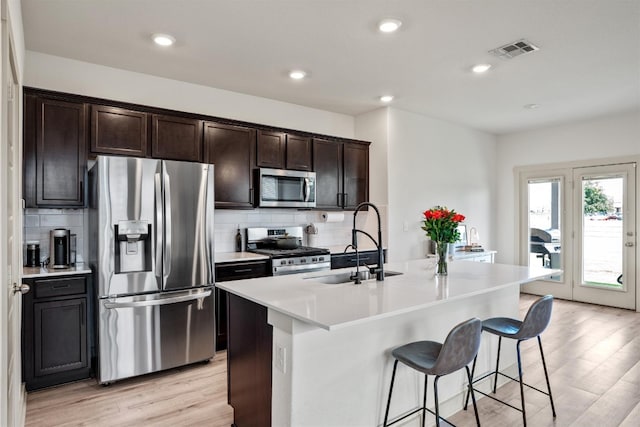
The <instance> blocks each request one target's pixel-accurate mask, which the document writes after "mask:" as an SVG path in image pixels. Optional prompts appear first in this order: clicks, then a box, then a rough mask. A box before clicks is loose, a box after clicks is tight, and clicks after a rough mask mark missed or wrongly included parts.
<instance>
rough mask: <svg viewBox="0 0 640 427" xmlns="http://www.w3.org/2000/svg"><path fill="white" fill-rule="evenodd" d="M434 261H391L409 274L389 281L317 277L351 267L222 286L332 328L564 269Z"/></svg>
mask: <svg viewBox="0 0 640 427" xmlns="http://www.w3.org/2000/svg"><path fill="white" fill-rule="evenodd" d="M434 265H435V260H434V259H421V260H415V261H408V262H403V263H389V264H385V270H386V271H400V272H402V273H403V274H402V275H398V276H392V277H387V278H385V280H384V282H376V280H367V281H364V282H363V283H362V284H361V285H354V284H353V283H351V282H349V283H346V284H338V285H330V284H324V283H321V282H319V281H317V280H314V279H313V277H319V276H327V275H333V274H336V273H341V272H349V271H353V270H355V269H354V268H345V269H340V270H331V271H327V272H315V273H304V274H295V275H290V276H276V277H264V278H259V279H247V280H237V281H230V282H223V283H219V284H217V285H216V286H218V287H219V288H221V289H224V290H226V291H228V292H231V293H233V294H236V295H238V296H241V297H243V298H246V299H248V300H251V301H253V302H255V303H257V304H260V305H263V306H265V307H267V308H269V309H272V310H275V311H277V312H280V313H283V314H285V315H287V316H290V317H293V318H295V319H298V320H301V321H303V322H306V323H310V324H312V325H315V326H318V327H320V328H323V329H327V330H332V329H337V328H342V327H345V326H350V325H354V324H358V323H363V322H368V321H371V320H375V319H381V318H384V317H388V316H396V315H399V314H402V313H408V312H411V311H414V310H419V309H422V308H426V307H429V306H433V305H437V304H441V303H443V302H446V301H450V300H456V299H460V298H466V297H469V296H473V295H479V294H483V293H487V292H491V291H493V290H497V289H500V288H503V287H507V286H512V285H516V284H521V283H526V282H530V281H532V280H535V279H539V278H543V277H549V276H551V275H553V274H559V273H560V272H561V271H560V270H550V269H543V268H541V267H520V266H514V265H507V264H490V263H475V262H458V263H456V262H452V263H450V264H449V275H448V276H446V277H435V275H434Z"/></svg>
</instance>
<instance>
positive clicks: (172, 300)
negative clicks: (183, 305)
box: [104, 290, 211, 309]
mask: <svg viewBox="0 0 640 427" xmlns="http://www.w3.org/2000/svg"><path fill="white" fill-rule="evenodd" d="M209 295H211V290H207V291H204V292H197V293H193V294H187V295H180V296H176V297H165V298H157V299H151V300H146V301H128V302H112V301H106V302H105V303H104V308H109V309H114V308H138V307H150V306H155V305H167V304H176V303H179V302H187V301H194V300H201V299H204V298H207V297H208V296H209Z"/></svg>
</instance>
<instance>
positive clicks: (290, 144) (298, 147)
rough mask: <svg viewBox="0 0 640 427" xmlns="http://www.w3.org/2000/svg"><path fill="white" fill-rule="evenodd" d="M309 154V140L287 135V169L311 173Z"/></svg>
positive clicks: (310, 150)
mask: <svg viewBox="0 0 640 427" xmlns="http://www.w3.org/2000/svg"><path fill="white" fill-rule="evenodd" d="M311 152H312V149H311V138H305V137H301V136H296V135H292V134H287V161H286V168H287V169H294V170H300V171H311V170H312V169H313V164H312V163H311Z"/></svg>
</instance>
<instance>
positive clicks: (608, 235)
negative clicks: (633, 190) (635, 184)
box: [582, 176, 624, 288]
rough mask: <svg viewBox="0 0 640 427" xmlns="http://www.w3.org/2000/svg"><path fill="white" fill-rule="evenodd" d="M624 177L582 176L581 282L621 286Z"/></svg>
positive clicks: (614, 286)
mask: <svg viewBox="0 0 640 427" xmlns="http://www.w3.org/2000/svg"><path fill="white" fill-rule="evenodd" d="M623 189H624V179H623V178H622V177H621V176H614V177H583V178H582V215H583V219H582V282H583V284H585V285H595V286H607V287H613V288H622V282H623V277H622V248H623V245H624V241H623V229H624V227H623V218H622V212H623V211H624V209H623V208H624V207H623V206H622V194H623Z"/></svg>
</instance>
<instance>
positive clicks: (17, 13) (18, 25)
mask: <svg viewBox="0 0 640 427" xmlns="http://www.w3.org/2000/svg"><path fill="white" fill-rule="evenodd" d="M7 8H8V10H9V16H10V20H11V38H12V39H13V49H14V52H15V55H16V62H17V64H16V67H17V68H18V70H17V71H18V83H22V76H23V72H24V56H25V50H24V29H23V26H22V5H21V1H20V0H8V1H7Z"/></svg>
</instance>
